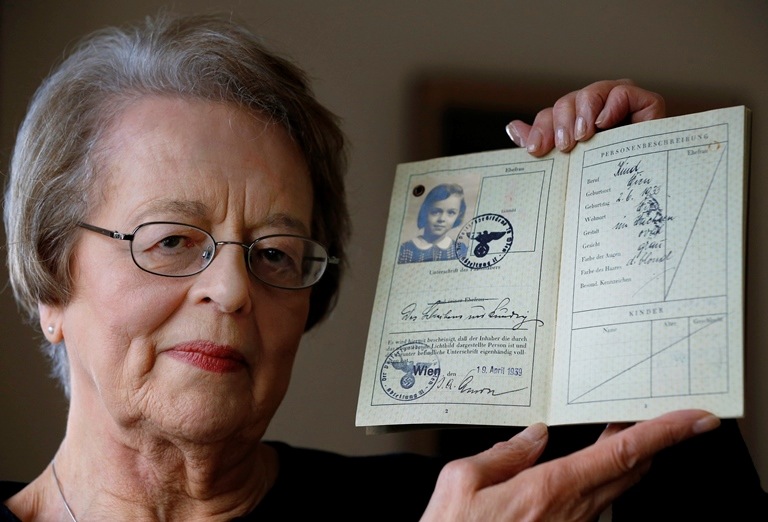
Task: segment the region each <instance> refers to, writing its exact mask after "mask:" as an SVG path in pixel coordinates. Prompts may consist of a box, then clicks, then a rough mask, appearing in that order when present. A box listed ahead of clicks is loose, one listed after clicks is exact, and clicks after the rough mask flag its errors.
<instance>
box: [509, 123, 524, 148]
mask: <svg viewBox="0 0 768 522" xmlns="http://www.w3.org/2000/svg"><path fill="white" fill-rule="evenodd" d="M506 129H507V136H509V139H511V140H512V141H513V142H514V143H515V145H517V146H518V147H525V143H524V142H523V138H522V136H520V134H519V133H518V132H517V130H516V129H515V128H514V126H513V125H512V124H511V123H508V124H507V127H506Z"/></svg>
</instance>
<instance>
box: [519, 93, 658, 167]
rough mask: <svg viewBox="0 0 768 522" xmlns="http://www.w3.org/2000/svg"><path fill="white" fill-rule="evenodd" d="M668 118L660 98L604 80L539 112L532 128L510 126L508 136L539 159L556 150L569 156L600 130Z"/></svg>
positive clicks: (521, 123)
mask: <svg viewBox="0 0 768 522" xmlns="http://www.w3.org/2000/svg"><path fill="white" fill-rule="evenodd" d="M665 114H666V106H665V103H664V98H662V97H661V95H659V94H656V93H655V92H651V91H648V90H646V89H643V88H641V87H638V86H637V85H635V83H634V82H633V81H632V80H627V79H623V80H603V81H599V82H595V83H592V84H590V85H587V86H586V87H584V88H582V89H579V90H577V91H573V92H570V93H568V94H566V95H565V96H563V97H562V98H560V99H559V100H557V101H556V102H555V104H554V105H553V106H552V107H548V108H546V109H543V110H541V111H539V113H538V114H537V115H536V118H535V120H534V122H533V125H528V124H527V123H525V122H522V121H520V120H514V121H512V122H510V123H509V124H508V125H507V133H508V134H509V137H510V138H512V141H514V142H515V144H516V145H518V146H519V147H524V148H526V149H527V150H528V152H529V153H531V154H532V155H533V156H537V157H539V156H543V155H545V154H547V153H548V152H549V151H551V150H552V149H553V148H555V147H557V148H558V149H559V150H561V151H563V152H568V151H570V150H571V149H572V148H573V147H574V146H575V145H576V143H577V142H579V141H586V140H588V139H589V138H591V137H592V136H594V134H595V132H597V131H598V130H600V129H607V128H610V127H614V126H615V125H617V124H619V123H621V122H623V121H625V120H626V121H628V122H631V123H636V122H639V121H645V120H653V119H657V118H663V117H664V116H665Z"/></svg>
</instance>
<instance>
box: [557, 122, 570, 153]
mask: <svg viewBox="0 0 768 522" xmlns="http://www.w3.org/2000/svg"><path fill="white" fill-rule="evenodd" d="M555 146H556V147H557V148H558V149H560V150H565V149H566V148H567V146H568V144H567V143H566V142H565V129H564V128H562V127H558V128H557V129H556V130H555Z"/></svg>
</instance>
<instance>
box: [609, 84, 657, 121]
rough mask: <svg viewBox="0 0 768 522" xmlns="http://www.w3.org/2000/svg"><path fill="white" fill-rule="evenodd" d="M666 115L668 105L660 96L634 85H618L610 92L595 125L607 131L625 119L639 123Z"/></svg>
mask: <svg viewBox="0 0 768 522" xmlns="http://www.w3.org/2000/svg"><path fill="white" fill-rule="evenodd" d="M665 115H666V104H665V102H664V98H663V97H662V96H661V95H660V94H657V93H655V92H651V91H648V90H645V89H641V88H640V87H637V86H636V85H632V84H618V85H616V86H615V87H613V88H612V89H611V90H610V91H609V92H608V95H607V98H606V100H605V103H604V105H603V108H602V110H601V111H600V114H598V115H597V117H596V118H595V125H596V127H598V128H600V129H606V128H609V127H612V126H614V125H616V124H618V123H620V122H622V121H624V120H625V119H627V120H629V121H630V122H631V123H637V122H640V121H647V120H653V119H657V118H663V117H664V116H665Z"/></svg>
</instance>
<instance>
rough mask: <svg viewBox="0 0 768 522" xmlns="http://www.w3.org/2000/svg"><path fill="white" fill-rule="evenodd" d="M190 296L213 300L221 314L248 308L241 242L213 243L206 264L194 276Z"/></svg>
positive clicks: (248, 284)
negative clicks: (212, 254)
mask: <svg viewBox="0 0 768 522" xmlns="http://www.w3.org/2000/svg"><path fill="white" fill-rule="evenodd" d="M192 292H194V297H195V299H196V300H197V301H198V302H212V303H215V304H216V305H217V306H218V308H219V309H220V311H222V312H224V313H235V312H243V313H248V312H250V310H251V306H252V303H251V274H250V272H249V271H248V266H247V261H246V258H245V252H244V250H243V245H241V244H240V243H237V242H221V243H217V248H216V254H215V255H214V257H213V259H212V260H211V262H210V264H209V265H208V267H206V269H205V270H203V271H202V272H201V273H199V274H198V275H197V276H196V281H195V284H194V288H193V289H192Z"/></svg>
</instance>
